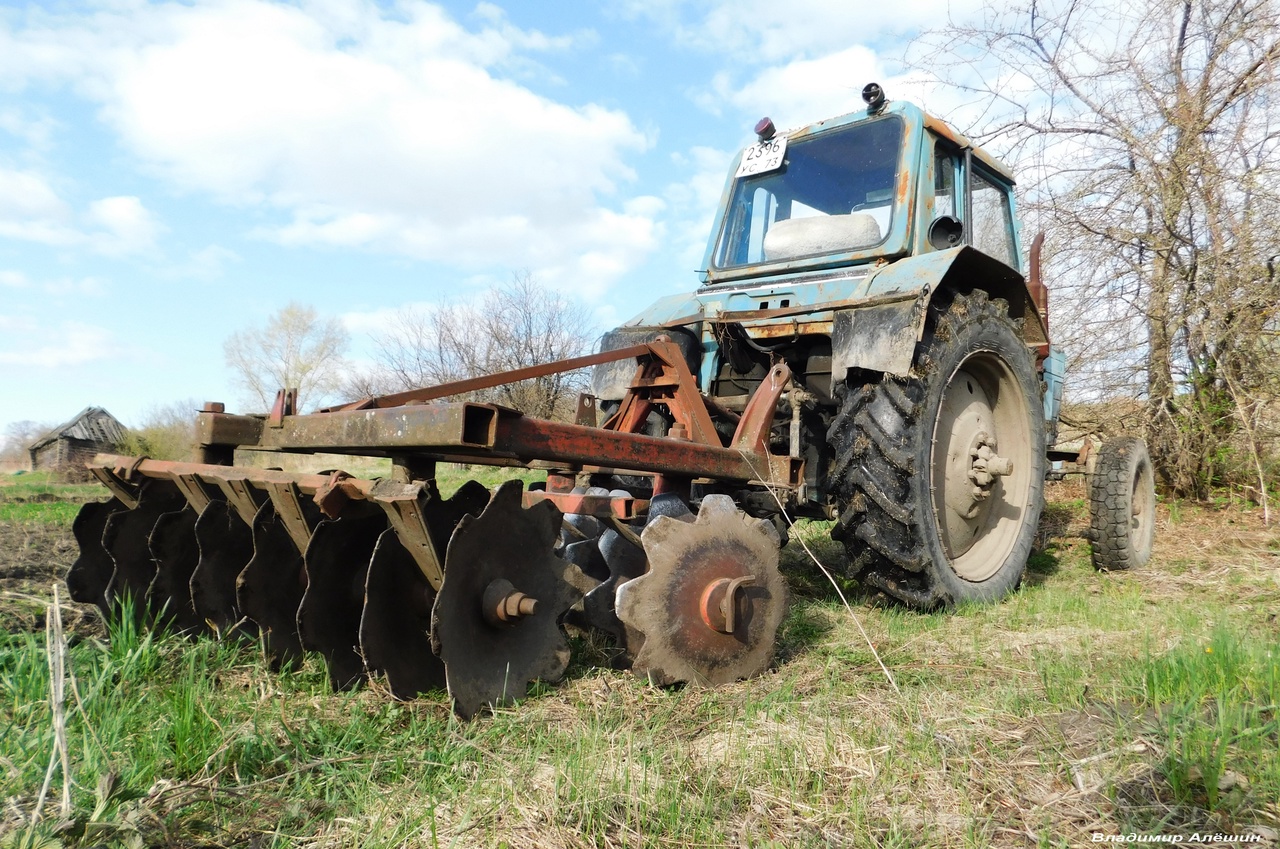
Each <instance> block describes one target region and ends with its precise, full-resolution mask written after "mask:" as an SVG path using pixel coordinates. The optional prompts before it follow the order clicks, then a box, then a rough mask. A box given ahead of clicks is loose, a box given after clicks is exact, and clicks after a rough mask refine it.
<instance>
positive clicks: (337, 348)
mask: <svg viewBox="0 0 1280 849" xmlns="http://www.w3.org/2000/svg"><path fill="white" fill-rule="evenodd" d="M349 341H350V339H349V337H348V335H347V331H346V330H345V329H344V328H343V326H342V324H341V322H339V321H338V320H337V319H336V318H329V319H323V320H322V319H321V318H320V317H319V316H318V315H317V313H316V311H315V309H314V308H312V307H309V306H304V305H303V304H298V303H290V304H289V305H288V306H286V307H284V308H283V309H281V310H279V311H278V312H276V313H275V314H274V315H272V316H271V317H270V318H269V319H267V323H266V325H265V326H262V327H251V328H249V329H247V330H241V331H239V332H237V333H233V334H231V336H229V337H228V338H227V341H226V342H224V343H223V353H224V354H225V355H226V360H227V366H228V367H229V368H230V369H231V370H232V371H233V372H234V373H235V377H236V382H237V383H238V384H239V385H240V386H241V387H242V388H243V389H244V390H245V393H246V399H247V401H248V403H250V404H252V405H256V406H257V408H258V410H259V411H265V410H267V409H269V408H270V407H271V403H272V401H273V400H274V399H275V396H276V392H277V391H279V390H280V389H293V388H296V389H297V390H298V398H299V404H300V405H301V403H302V400H303V399H306V400H307V401H308V402H309V404H310V406H311V407H317V406H320V404H321V403H322V402H323V401H324V400H326V399H327V398H328V397H329V396H330V395H331V394H332V393H333V392H334V391H335V390H337V389H338V388H339V387H340V386H341V384H342V370H343V367H344V361H343V358H342V357H343V354H344V353H345V352H346V349H347V344H348V343H349Z"/></svg>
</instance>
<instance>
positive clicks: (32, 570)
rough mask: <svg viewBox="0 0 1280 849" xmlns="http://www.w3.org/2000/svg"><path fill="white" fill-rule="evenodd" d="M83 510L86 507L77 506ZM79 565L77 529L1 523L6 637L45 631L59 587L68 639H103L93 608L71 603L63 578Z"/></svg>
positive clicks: (1, 625)
mask: <svg viewBox="0 0 1280 849" xmlns="http://www.w3.org/2000/svg"><path fill="white" fill-rule="evenodd" d="M58 500H59V499H58V497H57V496H55V495H52V494H38V495H34V496H30V497H22V496H17V497H13V496H5V495H4V494H3V493H2V492H0V502H3V503H9V504H13V503H23V502H25V501H39V502H54V501H58ZM75 503H76V506H77V507H78V506H79V504H80V503H81V502H78V501H77V502H75ZM75 559H76V542H75V537H73V536H72V534H71V528H70V527H69V526H67V525H65V524H62V523H58V522H42V521H25V522H19V521H12V520H8V521H6V520H3V519H0V633H20V632H30V631H39V632H42V631H44V627H45V612H46V610H47V609H48V604H49V602H50V601H51V600H52V598H53V585H54V584H57V585H58V592H59V597H60V598H61V599H62V600H63V601H64V602H66V603H65V604H64V606H63V611H62V617H63V622H64V627H65V628H66V629H67V631H68V633H71V634H79V635H81V636H98V635H101V634H102V633H103V628H102V620H101V619H100V618H99V617H98V616H97V615H96V614H95V613H94V612H93V611H92V609H91V608H88V607H85V606H82V605H76V604H71V603H69V602H70V600H69V599H68V598H67V588H66V585H65V584H64V583H63V578H64V577H65V576H66V574H67V570H68V569H70V568H71V564H72V563H74V562H75Z"/></svg>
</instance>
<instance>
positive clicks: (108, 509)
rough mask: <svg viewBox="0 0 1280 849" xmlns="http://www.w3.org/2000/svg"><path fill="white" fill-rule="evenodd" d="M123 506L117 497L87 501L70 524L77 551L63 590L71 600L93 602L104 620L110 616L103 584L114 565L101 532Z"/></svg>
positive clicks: (105, 586) (108, 581) (109, 576)
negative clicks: (104, 544)
mask: <svg viewBox="0 0 1280 849" xmlns="http://www.w3.org/2000/svg"><path fill="white" fill-rule="evenodd" d="M126 509H127V508H126V507H125V506H124V504H122V503H121V502H120V499H118V498H112V499H110V500H109V501H91V502H89V503H88V504H86V505H84V506H83V507H81V508H80V512H79V513H77V514H76V518H75V521H74V522H72V523H71V533H72V534H73V535H74V536H75V538H76V545H77V546H78V547H79V549H80V554H79V556H77V557H76V560H75V562H74V563H72V564H71V568H70V569H69V570H67V591H68V592H70V593H71V598H72V599H73V600H74V601H78V602H81V603H84V604H94V605H97V607H98V610H100V611H102V616H103V618H107V619H109V618H110V617H111V607H110V605H108V604H107V586H108V585H109V584H110V583H111V573H112V572H114V571H115V568H116V565H115V562H114V561H112V559H111V555H110V554H109V553H108V552H107V549H106V547H105V546H103V544H102V534H103V532H104V531H105V530H106V528H107V520H109V519H110V518H111V514H112V513H118V512H121V511H123V510H126Z"/></svg>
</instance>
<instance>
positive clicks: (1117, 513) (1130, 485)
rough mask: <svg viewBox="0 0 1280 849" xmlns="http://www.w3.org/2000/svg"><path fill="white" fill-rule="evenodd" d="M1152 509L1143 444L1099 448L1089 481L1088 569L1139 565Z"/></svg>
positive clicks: (1131, 440) (1150, 531) (1151, 531)
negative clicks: (1089, 546) (1091, 566)
mask: <svg viewBox="0 0 1280 849" xmlns="http://www.w3.org/2000/svg"><path fill="white" fill-rule="evenodd" d="M1155 507H1156V491H1155V476H1154V473H1153V471H1152V467H1151V457H1150V455H1148V453H1147V444H1146V443H1145V442H1143V441H1142V439H1140V438H1138V437H1135V436H1125V437H1121V438H1119V439H1113V440H1108V441H1107V442H1104V443H1102V447H1101V448H1099V449H1098V455H1097V459H1096V460H1095V464H1094V467H1093V474H1092V475H1091V476H1090V478H1089V540H1090V542H1091V543H1092V547H1093V555H1092V557H1093V567H1094V568H1095V569H1098V570H1099V571H1103V572H1111V571H1123V570H1126V569H1133V568H1135V567H1139V566H1143V565H1145V564H1146V562H1147V560H1148V559H1150V557H1151V545H1152V542H1153V541H1154V539H1155Z"/></svg>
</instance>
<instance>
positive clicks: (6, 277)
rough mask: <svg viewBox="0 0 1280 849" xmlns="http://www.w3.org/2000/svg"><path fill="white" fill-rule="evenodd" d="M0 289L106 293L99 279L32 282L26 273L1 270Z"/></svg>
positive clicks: (96, 294)
mask: <svg viewBox="0 0 1280 849" xmlns="http://www.w3.org/2000/svg"><path fill="white" fill-rule="evenodd" d="M0 287H5V288H9V289H38V290H39V291H41V292H43V293H45V294H46V295H91V296H98V295H102V294H104V293H105V292H106V284H105V281H103V280H102V279H101V278H98V277H80V278H75V277H57V278H53V279H48V280H32V279H31V277H30V276H28V275H27V274H26V272H23V271H18V270H16V269H0Z"/></svg>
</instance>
